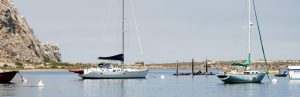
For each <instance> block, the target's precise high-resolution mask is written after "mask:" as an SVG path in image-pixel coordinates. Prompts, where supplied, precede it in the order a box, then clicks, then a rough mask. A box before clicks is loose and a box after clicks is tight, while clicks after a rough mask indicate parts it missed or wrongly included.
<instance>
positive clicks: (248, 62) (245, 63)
mask: <svg viewBox="0 0 300 97" xmlns="http://www.w3.org/2000/svg"><path fill="white" fill-rule="evenodd" d="M250 64H251V61H250V53H249V54H248V58H247V61H246V62H244V63H243V62H236V63H233V64H232V65H234V66H244V67H247V66H249V65H250Z"/></svg>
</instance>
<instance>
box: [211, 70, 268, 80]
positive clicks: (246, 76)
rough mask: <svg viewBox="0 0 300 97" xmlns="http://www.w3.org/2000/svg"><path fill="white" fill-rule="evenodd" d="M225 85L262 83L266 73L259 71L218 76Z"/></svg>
mask: <svg viewBox="0 0 300 97" xmlns="http://www.w3.org/2000/svg"><path fill="white" fill-rule="evenodd" d="M217 76H218V77H219V79H220V80H221V81H223V82H224V83H260V82H261V80H262V79H263V78H264V76H265V73H260V72H259V71H245V72H244V73H240V74H239V73H234V74H221V75H217Z"/></svg>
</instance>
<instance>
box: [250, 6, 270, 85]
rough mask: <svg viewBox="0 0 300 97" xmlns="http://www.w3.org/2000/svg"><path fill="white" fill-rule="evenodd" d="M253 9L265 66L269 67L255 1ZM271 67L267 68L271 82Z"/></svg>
mask: <svg viewBox="0 0 300 97" xmlns="http://www.w3.org/2000/svg"><path fill="white" fill-rule="evenodd" d="M253 9H254V14H255V19H256V25H257V30H258V34H259V40H260V45H261V50H262V53H263V55H264V61H265V64H266V65H268V63H267V58H266V54H265V49H264V45H263V40H262V36H261V32H260V28H259V23H258V16H257V13H256V8H255V1H254V0H253ZM269 67H270V66H269ZM269 67H268V68H267V77H268V79H269V80H270V81H271V79H270V77H269V72H268V70H269Z"/></svg>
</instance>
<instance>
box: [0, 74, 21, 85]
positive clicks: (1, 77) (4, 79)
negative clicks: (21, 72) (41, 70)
mask: <svg viewBox="0 0 300 97" xmlns="http://www.w3.org/2000/svg"><path fill="white" fill-rule="evenodd" d="M17 73H18V71H6V72H0V83H9V82H10V81H11V80H12V79H13V78H14V77H15V75H16V74H17Z"/></svg>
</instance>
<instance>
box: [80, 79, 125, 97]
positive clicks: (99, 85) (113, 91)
mask: <svg viewBox="0 0 300 97" xmlns="http://www.w3.org/2000/svg"><path fill="white" fill-rule="evenodd" d="M129 80H130V79H129ZM82 81H83V84H84V94H85V95H84V96H86V97H94V96H99V95H102V96H108V95H109V96H113V97H125V95H126V89H125V86H124V84H125V82H126V81H128V79H85V80H82ZM95 91H97V93H95Z"/></svg>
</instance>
